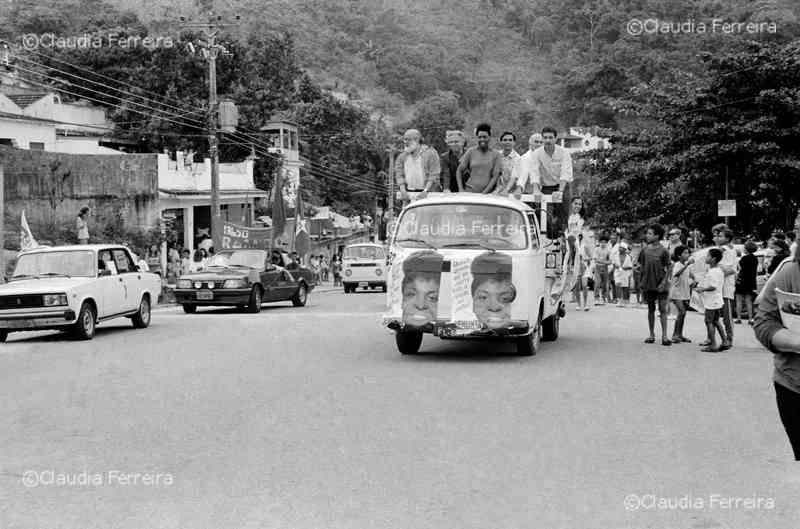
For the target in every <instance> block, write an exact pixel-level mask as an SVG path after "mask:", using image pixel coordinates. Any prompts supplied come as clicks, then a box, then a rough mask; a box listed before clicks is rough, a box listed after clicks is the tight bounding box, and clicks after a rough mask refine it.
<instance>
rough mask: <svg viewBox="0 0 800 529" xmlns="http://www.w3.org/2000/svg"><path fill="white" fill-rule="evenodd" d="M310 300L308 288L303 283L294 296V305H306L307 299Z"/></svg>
mask: <svg viewBox="0 0 800 529" xmlns="http://www.w3.org/2000/svg"><path fill="white" fill-rule="evenodd" d="M307 300H308V289H307V288H306V286H305V285H304V284H301V285H300V287H299V288H298V289H297V292H296V293H295V295H294V297H293V298H292V305H294V306H295V307H304V306H305V305H306V301H307Z"/></svg>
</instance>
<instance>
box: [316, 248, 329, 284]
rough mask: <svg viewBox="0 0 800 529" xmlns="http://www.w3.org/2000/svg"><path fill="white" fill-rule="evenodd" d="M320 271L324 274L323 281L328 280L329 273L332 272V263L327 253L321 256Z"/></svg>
mask: <svg viewBox="0 0 800 529" xmlns="http://www.w3.org/2000/svg"><path fill="white" fill-rule="evenodd" d="M319 268H320V273H321V274H322V281H324V282H326V283H327V282H328V273H329V272H330V263H329V262H328V257H327V256H326V255H323V256H321V259H320V265H319Z"/></svg>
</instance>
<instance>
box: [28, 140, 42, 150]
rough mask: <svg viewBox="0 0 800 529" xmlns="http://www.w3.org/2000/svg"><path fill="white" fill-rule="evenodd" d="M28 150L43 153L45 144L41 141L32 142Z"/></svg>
mask: <svg viewBox="0 0 800 529" xmlns="http://www.w3.org/2000/svg"><path fill="white" fill-rule="evenodd" d="M28 148H29V149H30V150H32V151H43V150H44V143H43V142H41V141H32V142H30V143H29V144H28Z"/></svg>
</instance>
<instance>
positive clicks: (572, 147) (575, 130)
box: [556, 127, 611, 152]
mask: <svg viewBox="0 0 800 529" xmlns="http://www.w3.org/2000/svg"><path fill="white" fill-rule="evenodd" d="M556 143H558V144H559V145H561V146H562V147H564V148H565V149H567V150H568V151H570V152H583V151H591V150H594V149H610V148H611V142H610V141H609V140H608V139H606V138H601V137H600V136H597V135H596V134H593V133H592V131H590V130H589V129H583V128H580V127H572V128H570V129H569V134H563V135H559V136H558V139H557V140H556Z"/></svg>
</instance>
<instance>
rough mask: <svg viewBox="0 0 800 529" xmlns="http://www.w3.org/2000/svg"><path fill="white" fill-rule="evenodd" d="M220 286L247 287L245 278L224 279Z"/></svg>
mask: <svg viewBox="0 0 800 529" xmlns="http://www.w3.org/2000/svg"><path fill="white" fill-rule="evenodd" d="M222 288H247V280H246V279H226V280H225V283H224V284H223V285H222Z"/></svg>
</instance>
